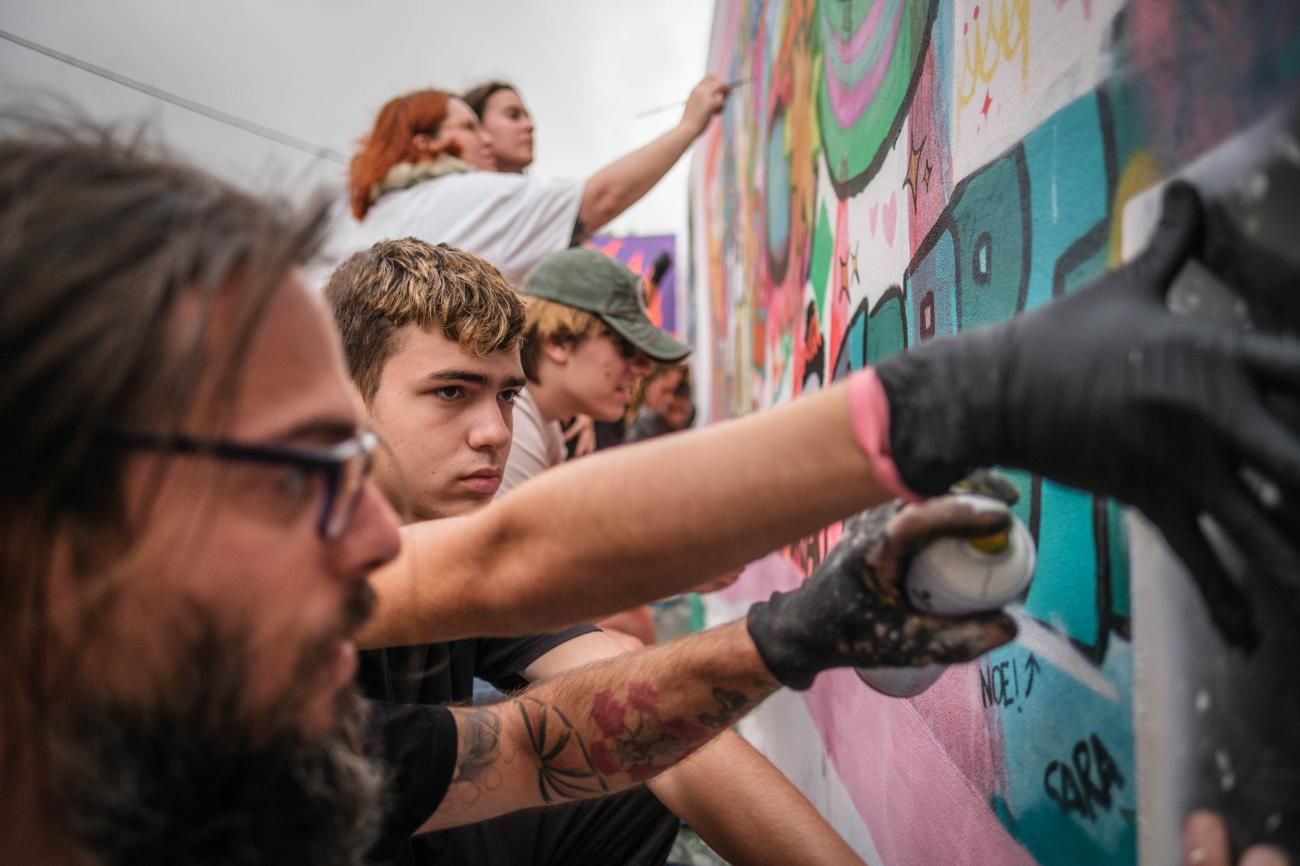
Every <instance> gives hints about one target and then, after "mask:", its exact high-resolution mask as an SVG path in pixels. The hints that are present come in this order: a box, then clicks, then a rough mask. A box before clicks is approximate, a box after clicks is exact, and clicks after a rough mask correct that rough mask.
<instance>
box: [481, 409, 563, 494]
mask: <svg viewBox="0 0 1300 866" xmlns="http://www.w3.org/2000/svg"><path fill="white" fill-rule="evenodd" d="M514 417H515V421H514V439H513V441H512V443H511V445H510V459H509V460H508V461H506V471H505V473H504V474H503V475H502V476H501V487H500V488H498V490H497V496H504V495H505V494H506V493H507V492H509V491H511V490H514V489H515V488H516V487H518V486H519V485H520V484H523V483H524V482H525V481H527V480H528V479H529V478H532V477H533V476H535V475H540V474H542V473H543V472H545V471H546V470H547V469H550V468H551V467H552V466H559V465H560V464H561V463H563V462H564V431H563V430H562V429H561V428H560V422H559V421H547V420H545V419H543V418H542V413H541V412H540V411H539V410H538V408H537V404H536V403H534V402H533V398H532V397H530V396H528V391H527V390H525V391H523V392H521V393H520V394H519V396H518V397H516V398H515V416H514Z"/></svg>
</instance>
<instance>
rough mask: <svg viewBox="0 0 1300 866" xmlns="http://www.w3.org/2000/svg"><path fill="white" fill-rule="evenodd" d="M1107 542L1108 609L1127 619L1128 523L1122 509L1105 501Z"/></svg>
mask: <svg viewBox="0 0 1300 866" xmlns="http://www.w3.org/2000/svg"><path fill="white" fill-rule="evenodd" d="M1106 528H1107V534H1106V538H1107V542H1108V544H1109V547H1110V608H1111V611H1112V612H1113V613H1114V614H1115V615H1116V616H1120V617H1123V618H1124V619H1128V618H1129V617H1130V616H1131V615H1132V596H1131V594H1130V593H1131V591H1132V580H1131V578H1130V572H1129V558H1128V521H1126V520H1125V519H1124V507H1123V506H1122V505H1119V504H1118V503H1116V502H1114V501H1113V500H1109V499H1108V500H1106Z"/></svg>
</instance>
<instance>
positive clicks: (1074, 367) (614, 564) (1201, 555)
mask: <svg viewBox="0 0 1300 866" xmlns="http://www.w3.org/2000/svg"><path fill="white" fill-rule="evenodd" d="M1199 224H1200V209H1199V202H1198V200H1197V198H1196V195H1195V193H1194V192H1193V191H1192V190H1191V189H1189V188H1187V187H1186V186H1178V185H1175V186H1172V187H1171V188H1170V192H1169V193H1168V194H1167V195H1166V199H1165V212H1164V215H1163V217H1162V219H1161V224H1160V227H1159V229H1158V230H1157V233H1156V236H1155V239H1154V240H1153V241H1152V243H1151V245H1150V247H1149V248H1148V249H1147V251H1146V252H1145V253H1144V254H1143V255H1142V256H1141V257H1139V258H1138V259H1137V260H1136V261H1134V262H1132V263H1131V264H1129V265H1126V266H1125V267H1123V268H1120V269H1118V270H1116V271H1113V272H1111V273H1110V274H1107V275H1106V276H1105V277H1103V278H1101V279H1100V280H1098V281H1097V283H1095V284H1094V285H1092V286H1090V287H1089V288H1086V289H1083V290H1081V291H1078V292H1075V293H1073V294H1071V295H1068V296H1067V297H1065V298H1063V299H1061V300H1059V301H1056V302H1054V303H1052V304H1048V305H1047V306H1045V307H1042V308H1040V309H1037V310H1034V311H1033V312H1030V313H1026V314H1025V315H1023V316H1019V317H1017V318H1015V319H1012V320H1011V321H1009V322H1005V323H1003V324H1001V325H997V326H992V327H988V328H981V329H978V330H974V331H967V332H963V333H961V334H958V335H955V336H952V337H945V338H942V339H936V340H931V341H929V342H927V343H924V344H922V345H921V346H918V347H915V348H913V349H911V350H909V351H907V352H904V353H902V354H901V355H895V356H893V357H891V358H889V359H887V360H885V361H883V362H882V363H880V364H879V365H878V366H877V367H876V368H874V369H873V370H867V371H863V372H860V373H857V374H855V375H854V376H852V377H850V379H849V380H848V382H847V383H841V384H840V385H837V386H834V387H831V388H828V389H826V390H825V391H822V392H819V393H817V394H813V395H811V396H808V397H804V398H801V399H799V400H797V401H795V402H794V403H792V404H788V405H786V406H783V407H780V408H777V409H774V410H772V411H768V412H763V413H760V414H758V415H755V416H751V417H749V418H745V419H742V420H739V421H734V422H730V423H727V424H720V425H716V426H713V427H710V428H707V429H705V430H702V431H699V432H697V433H685V434H680V435H677V436H667V437H663V438H661V439H658V440H652V441H650V442H646V443H644V444H640V445H636V446H632V447H627V448H619V449H614V450H613V451H610V452H605V453H601V454H597V455H595V456H593V457H589V458H586V459H583V460H579V461H577V462H575V463H573V464H571V465H566V466H564V467H562V468H559V469H555V470H553V471H551V472H547V473H545V474H543V475H542V476H540V477H539V478H536V479H534V480H533V481H531V482H529V483H528V484H525V485H523V486H522V487H520V488H519V489H517V490H516V491H514V492H513V493H512V494H511V495H510V496H508V497H506V498H505V499H503V500H502V501H501V502H499V503H495V504H493V505H492V506H491V507H489V508H487V509H484V510H483V511H482V512H480V513H479V514H477V515H474V516H473V517H468V518H463V519H458V520H446V521H441V522H438V523H434V524H426V525H417V526H413V527H410V528H408V530H407V531H406V535H405V537H404V540H405V542H406V546H405V550H404V552H403V555H402V556H401V557H400V558H399V559H398V560H397V561H396V562H395V563H394V564H393V565H391V566H390V567H388V568H386V569H384V570H383V571H382V572H380V573H379V574H378V576H377V577H376V580H375V587H376V589H377V591H378V592H379V596H380V604H379V608H378V615H377V617H376V618H375V619H374V620H373V621H372V623H371V625H370V626H369V628H367V629H366V631H365V633H364V634H363V635H362V636H361V639H362V640H363V642H364V643H366V644H367V645H369V646H384V645H392V644H410V643H427V642H432V641H437V640H446V639H449V638H454V637H462V636H469V635H476V634H522V633H526V632H529V631H538V630H545V629H548V628H554V627H558V626H560V625H563V624H567V623H571V622H582V621H591V620H593V619H597V618H599V617H600V616H602V615H605V614H609V613H613V612H615V611H619V610H624V609H626V608H629V607H632V606H633V605H636V604H640V603H643V602H646V601H650V600H652V599H655V598H662V597H664V596H666V595H671V594H673V593H675V592H679V591H682V590H684V589H686V588H687V587H690V586H692V585H694V584H697V583H700V582H701V581H703V580H706V579H708V578H711V577H714V576H716V575H718V574H722V573H724V572H726V571H727V570H729V569H732V568H735V567H736V566H739V565H742V564H743V563H745V562H747V561H749V560H751V559H753V558H754V557H757V556H759V555H762V554H764V553H767V552H769V551H770V550H773V549H775V548H778V547H780V546H782V545H784V544H787V543H789V542H791V541H794V540H796V539H798V538H800V537H801V536H804V535H806V534H808V533H810V532H812V531H814V530H817V529H820V528H821V527H823V526H825V525H826V524H828V523H831V522H833V521H835V520H838V519H841V518H843V517H845V516H847V515H849V514H852V513H854V512H855V511H859V510H861V509H863V508H866V507H868V506H870V505H873V504H875V503H879V502H881V501H883V500H885V499H888V498H893V497H894V496H906V495H908V491H909V489H910V490H914V491H919V492H920V493H924V494H933V493H936V492H939V491H942V490H943V489H945V488H946V487H947V486H948V485H949V484H951V483H953V482H954V481H956V480H957V479H959V478H961V477H962V476H964V475H966V474H968V473H969V472H971V471H972V470H974V469H976V468H978V467H981V466H991V465H1004V466H1010V467H1015V468H1020V469H1027V470H1029V471H1030V472H1035V473H1039V474H1042V475H1044V476H1045V477H1049V478H1053V479H1055V480H1058V481H1062V482H1064V483H1068V484H1075V485H1077V486H1079V487H1081V488H1083V489H1087V490H1092V491H1094V492H1097V493H1101V494H1103V495H1110V496H1114V497H1115V498H1117V499H1119V500H1121V501H1123V502H1126V503H1128V504H1131V505H1136V506H1137V507H1139V508H1141V509H1142V510H1143V511H1144V512H1145V513H1146V514H1147V516H1148V517H1150V518H1151V519H1152V520H1153V522H1155V523H1156V525H1157V526H1158V527H1159V528H1160V529H1161V531H1162V532H1163V533H1164V535H1165V538H1166V540H1167V541H1168V542H1169V543H1170V544H1171V545H1172V546H1173V548H1174V550H1175V551H1176V552H1177V553H1178V554H1179V556H1180V557H1181V558H1182V559H1183V561H1184V562H1185V563H1186V564H1187V565H1188V566H1189V568H1190V569H1191V570H1192V572H1193V574H1194V575H1195V576H1196V578H1197V580H1198V582H1199V584H1200V587H1201V591H1202V594H1203V595H1204V596H1205V598H1206V600H1207V602H1208V605H1209V609H1210V613H1211V615H1212V616H1213V617H1214V619H1215V621H1216V622H1217V623H1218V625H1219V626H1220V628H1221V630H1222V631H1223V632H1224V633H1225V635H1226V636H1227V637H1229V638H1230V639H1232V640H1234V641H1236V642H1238V643H1243V644H1248V643H1250V641H1251V640H1252V639H1253V637H1254V631H1255V627H1254V624H1253V616H1252V614H1253V608H1254V607H1256V606H1258V605H1260V604H1263V603H1268V604H1270V605H1272V606H1273V607H1274V608H1275V607H1276V602H1275V601H1268V599H1269V597H1270V596H1273V597H1276V598H1280V599H1284V600H1285V602H1286V604H1287V605H1288V607H1289V609H1291V610H1293V611H1300V577H1298V575H1300V541H1297V540H1296V534H1295V532H1294V520H1295V517H1294V513H1295V511H1294V509H1295V503H1296V501H1297V500H1300V443H1297V440H1296V435H1295V431H1294V429H1292V428H1291V427H1289V426H1288V424H1289V423H1293V422H1290V421H1288V413H1287V412H1286V411H1284V410H1285V409H1286V408H1287V407H1289V406H1293V405H1295V404H1296V403H1297V402H1298V401H1300V344H1297V343H1296V342H1295V341H1294V340H1292V339H1289V338H1286V337H1283V336H1274V335H1268V334H1264V333H1259V332H1247V333H1243V332H1239V331H1236V330H1234V329H1231V328H1225V327H1222V326H1217V325H1214V324H1212V323H1209V322H1206V321H1201V320H1196V319H1191V318H1189V317H1185V316H1178V315H1175V314H1173V313H1171V312H1170V311H1169V309H1168V308H1167V306H1166V305H1165V294H1166V290H1167V288H1168V286H1169V285H1170V282H1171V281H1172V280H1173V278H1174V276H1175V275H1176V274H1177V273H1178V270H1179V267H1180V265H1181V264H1182V263H1183V262H1184V261H1185V260H1186V259H1187V257H1188V255H1189V254H1190V253H1191V252H1192V251H1193V250H1194V248H1195V239H1196V237H1197V229H1198V226H1199ZM1206 518H1209V519H1212V520H1213V523H1214V524H1215V527H1214V528H1215V529H1216V530H1217V531H1215V532H1213V533H1210V534H1208V535H1207V534H1206V531H1205V525H1206ZM1225 537H1226V538H1227V540H1228V541H1229V542H1231V543H1232V544H1233V545H1234V546H1235V547H1236V548H1237V550H1238V551H1240V552H1241V553H1242V554H1244V558H1245V561H1246V566H1247V568H1248V569H1249V574H1248V575H1247V577H1248V578H1249V580H1246V581H1243V580H1239V579H1234V577H1233V576H1231V575H1229V574H1228V573H1227V570H1226V569H1225V562H1228V561H1230V560H1231V559H1232V558H1231V557H1229V558H1228V559H1227V560H1225V559H1221V558H1220V555H1219V551H1218V550H1217V549H1216V548H1219V547H1221V545H1219V544H1218V543H1217V542H1218V540H1220V539H1222V538H1225Z"/></svg>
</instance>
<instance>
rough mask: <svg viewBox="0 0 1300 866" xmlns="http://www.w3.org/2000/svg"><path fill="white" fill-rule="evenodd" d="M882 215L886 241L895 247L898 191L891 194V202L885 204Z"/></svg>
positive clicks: (891, 246) (890, 246)
mask: <svg viewBox="0 0 1300 866" xmlns="http://www.w3.org/2000/svg"><path fill="white" fill-rule="evenodd" d="M880 217H881V226H880V227H881V228H882V229H884V230H885V243H887V244H889V248H890V249H893V248H894V235H895V234H896V233H897V232H898V192H897V191H895V192H891V193H890V194H889V204H887V205H885V207H884V211H883V213H882V214H881V215H880Z"/></svg>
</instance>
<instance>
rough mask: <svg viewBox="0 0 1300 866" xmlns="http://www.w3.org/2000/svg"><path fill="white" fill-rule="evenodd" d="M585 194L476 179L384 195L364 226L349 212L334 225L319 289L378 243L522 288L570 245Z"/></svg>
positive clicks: (449, 179)
mask: <svg viewBox="0 0 1300 866" xmlns="http://www.w3.org/2000/svg"><path fill="white" fill-rule="evenodd" d="M584 186H585V182H584V181H580V180H564V179H557V178H539V177H532V176H530V175H523V174H506V173H503V172H495V171H471V172H467V173H465V174H449V175H445V176H443V177H438V178H433V179H431V180H426V181H422V182H420V183H417V184H416V185H415V186H412V187H410V188H409V189H404V190H399V191H396V192H390V193H386V194H384V195H383V196H381V197H380V198H379V201H377V202H375V203H374V205H372V206H371V208H370V210H369V211H368V212H367V213H366V218H365V219H364V220H362V221H361V222H357V221H356V220H355V219H354V218H353V217H352V215H351V214H350V213H347V212H345V213H343V214H341V215H340V216H339V217H336V219H335V221H334V226H333V227H332V229H331V232H330V238H329V240H328V242H327V243H326V249H325V259H326V261H325V262H324V263H322V269H323V272H324V279H321V280H319V282H320V284H321V285H324V283H325V280H327V279H328V278H329V274H330V273H332V272H333V270H334V268H336V267H338V266H339V265H340V264H342V262H343V260H344V259H346V258H347V257H348V256H350V255H352V254H353V253H355V252H358V251H360V250H364V249H366V248H367V247H369V246H370V245H372V244H374V243H375V242H377V241H382V240H389V239H394V238H405V237H417V238H420V239H421V240H425V241H428V242H429V243H431V244H439V243H448V244H451V245H452V246H455V247H460V248H461V249H463V250H466V251H468V252H471V253H473V254H474V255H476V256H481V257H482V258H485V259H487V260H488V261H489V262H491V263H492V264H494V265H496V266H497V268H498V269H499V270H500V271H501V273H502V274H504V275H505V278H506V279H507V280H509V281H510V282H511V284H512V285H515V286H518V285H520V284H522V283H523V281H524V277H525V276H527V274H528V272H529V271H530V270H531V269H532V267H533V265H535V264H537V263H538V262H539V261H540V260H541V259H542V257H544V256H546V255H547V254H548V253H553V252H555V251H556V250H562V249H566V248H567V247H568V246H569V243H570V241H572V240H573V227H574V223H575V222H576V221H577V219H578V210H579V208H580V207H581V205H582V190H583V187H584Z"/></svg>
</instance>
